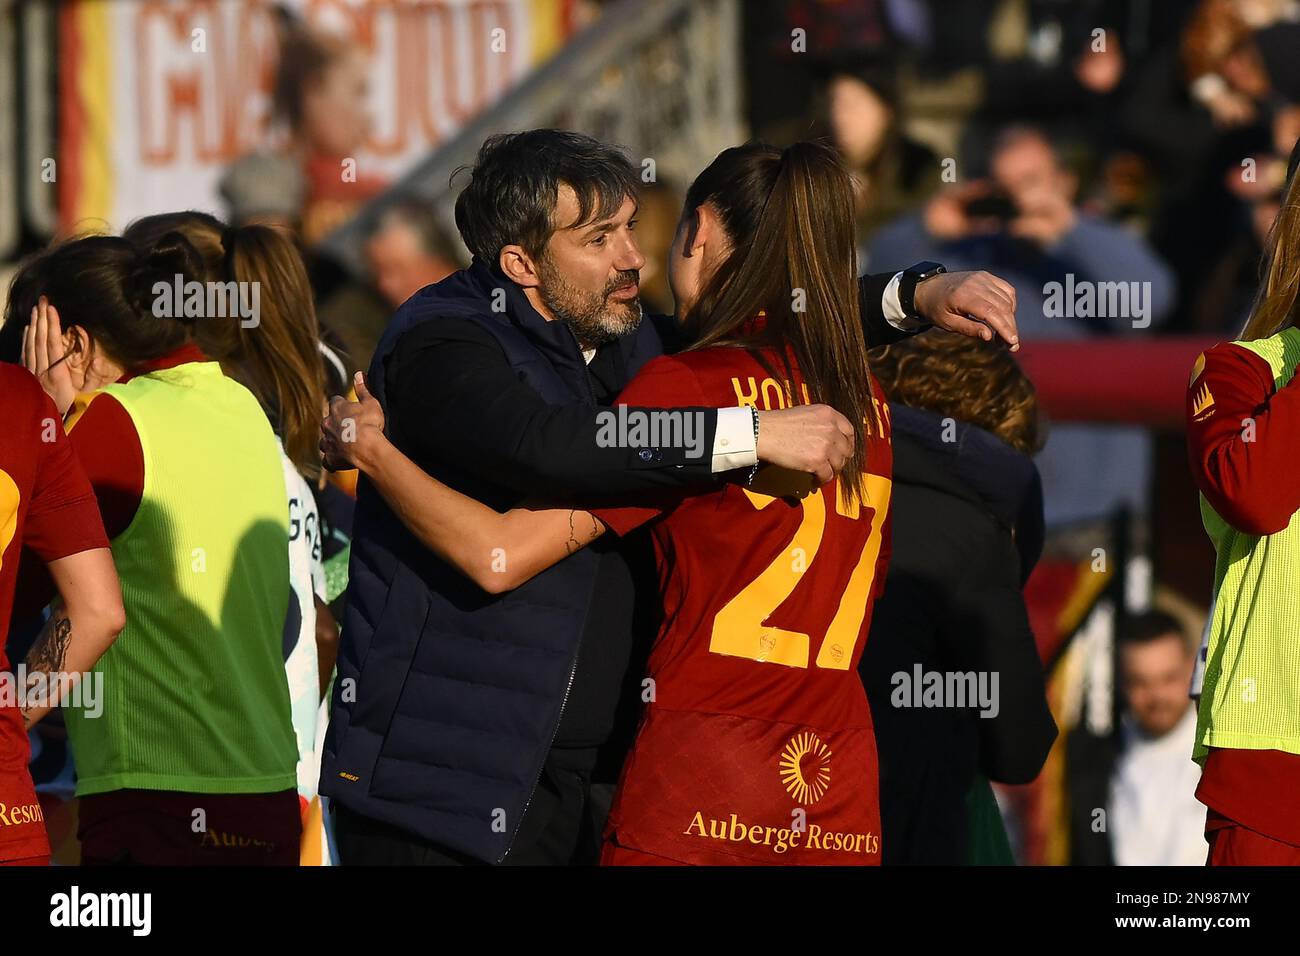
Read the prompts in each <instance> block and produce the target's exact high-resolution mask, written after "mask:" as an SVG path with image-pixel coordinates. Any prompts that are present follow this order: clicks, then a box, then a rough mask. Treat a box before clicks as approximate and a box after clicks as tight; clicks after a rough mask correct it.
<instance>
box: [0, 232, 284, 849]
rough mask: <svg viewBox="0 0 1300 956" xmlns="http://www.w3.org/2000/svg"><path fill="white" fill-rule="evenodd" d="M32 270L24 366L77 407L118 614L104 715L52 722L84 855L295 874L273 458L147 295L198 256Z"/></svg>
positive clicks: (280, 482)
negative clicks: (66, 760)
mask: <svg viewBox="0 0 1300 956" xmlns="http://www.w3.org/2000/svg"><path fill="white" fill-rule="evenodd" d="M25 270H26V271H29V272H32V271H33V270H34V273H33V274H31V275H28V276H26V277H20V278H21V279H22V284H21V287H22V288H24V289H31V288H40V289H42V290H43V291H44V293H45V296H43V297H42V298H41V301H40V303H39V305H38V306H37V314H36V316H35V319H34V321H33V322H32V323H31V325H30V326H29V328H28V329H27V334H26V336H27V341H26V346H27V347H26V350H25V352H26V354H25V361H26V364H27V365H28V367H29V368H31V369H32V370H33V371H35V372H37V373H38V376H39V377H40V378H41V380H42V383H43V384H44V385H45V386H46V390H47V391H48V392H49V393H50V395H51V397H52V398H54V400H55V402H56V404H57V405H58V407H59V410H60V412H67V411H71V415H70V416H69V419H68V436H69V439H70V440H71V443H72V446H73V448H74V449H75V450H76V452H77V455H78V457H79V458H80V460H81V463H82V465H83V466H84V467H85V469H86V472H87V474H88V476H89V478H90V482H91V485H92V486H93V488H94V490H95V493H96V496H97V497H98V499H99V504H100V511H101V514H102V515H103V519H104V527H105V530H106V532H107V533H108V537H109V540H110V542H111V547H112V552H113V559H114V562H115V563H116V565H117V569H118V574H119V575H120V577H121V581H122V593H123V599H124V603H125V606H126V612H127V626H126V628H125V629H124V630H123V632H122V637H121V639H120V640H119V641H118V642H117V643H116V644H115V645H114V646H113V647H112V648H111V649H110V650H109V652H108V653H106V654H105V655H104V657H103V658H102V659H101V660H100V662H99V664H98V665H96V668H95V670H96V674H97V675H102V678H101V679H102V680H103V682H104V694H105V700H104V702H103V714H102V715H95V714H92V713H89V712H88V711H86V710H85V709H84V708H75V707H74V708H65V716H66V719H67V723H68V731H69V734H70V736H71V740H72V745H73V750H74V760H75V765H76V769H77V777H78V780H77V795H78V797H80V798H81V802H80V823H79V836H80V839H81V846H82V859H83V861H85V862H89V863H114V862H134V863H146V864H150V863H153V864H157V863H181V862H185V863H191V862H203V863H245V864H265V863H286V864H296V863H297V862H298V841H299V834H300V830H301V827H300V823H299V812H298V797H297V793H296V790H295V781H296V775H295V764H296V762H297V749H296V747H295V744H294V733H293V727H292V724H291V723H290V711H289V694H288V685H287V682H286V680H285V674H284V665H283V662H282V659H281V653H280V652H281V645H282V635H283V629H284V621H285V610H286V607H287V605H288V600H289V571H288V557H287V554H286V548H285V540H286V537H287V534H288V527H287V525H288V520H287V517H288V516H287V514H286V508H285V497H284V493H285V489H284V477H283V470H282V466H281V463H280V451H279V443H278V442H277V440H276V438H275V435H274V433H273V432H272V430H271V427H270V425H269V424H268V422H267V419H266V415H265V414H264V413H263V411H262V409H261V408H260V407H259V405H258V403H257V400H256V399H255V398H254V397H253V396H252V395H251V394H250V393H249V391H248V390H247V389H246V388H244V387H243V386H242V385H240V384H238V383H237V382H234V381H233V380H231V379H229V378H227V377H226V376H225V375H223V374H222V372H221V368H220V366H218V365H217V363H215V362H208V361H206V360H205V357H204V356H203V354H202V353H201V352H200V351H199V350H198V349H197V348H196V347H195V345H194V343H193V341H192V336H191V325H192V324H193V322H194V321H195V320H196V319H198V318H199V317H198V316H196V315H194V313H193V311H191V312H190V313H189V315H188V317H186V314H185V310H183V309H181V308H180V304H179V303H176V302H172V303H170V305H169V304H168V303H166V302H165V300H163V299H160V298H159V290H160V289H171V288H173V287H174V280H175V277H176V276H180V277H181V279H182V280H185V279H188V278H189V277H191V276H194V275H197V274H201V267H200V266H199V265H198V263H197V253H196V252H195V251H194V249H193V247H191V246H190V245H189V244H188V243H187V242H185V240H184V239H183V238H182V237H180V236H178V235H175V234H172V235H170V236H167V237H165V238H164V239H163V240H161V241H160V242H159V243H158V244H157V245H156V246H154V247H152V248H151V249H150V250H149V251H147V252H142V251H140V250H139V249H137V248H136V247H135V246H134V245H132V244H131V243H129V242H127V241H126V240H124V239H116V238H109V237H103V236H96V237H91V238H85V239H78V240H73V241H70V242H67V243H64V244H62V245H58V246H55V247H54V248H53V249H51V250H49V251H47V252H45V253H44V254H43V255H42V256H40V257H39V258H38V259H37V260H36V261H34V262H32V263H30V264H29V265H28V266H26V267H25ZM18 281H19V280H16V285H17V284H18ZM46 297H48V298H46ZM19 307H22V304H21V303H19ZM200 311H203V310H200ZM238 320H239V319H238V317H235V316H229V317H225V318H221V317H217V316H215V315H205V316H204V317H203V318H202V319H201V321H206V322H221V321H238Z"/></svg>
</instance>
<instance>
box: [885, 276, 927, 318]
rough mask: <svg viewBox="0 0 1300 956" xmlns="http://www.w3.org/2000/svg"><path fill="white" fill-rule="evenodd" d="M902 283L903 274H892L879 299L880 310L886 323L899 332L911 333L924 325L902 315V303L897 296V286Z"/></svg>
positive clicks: (908, 316) (910, 316) (909, 316)
mask: <svg viewBox="0 0 1300 956" xmlns="http://www.w3.org/2000/svg"><path fill="white" fill-rule="evenodd" d="M902 281H903V273H901V272H896V273H894V278H892V279H890V280H889V285H887V286H885V294H884V295H883V296H881V299H880V308H881V309H882V310H884V313H885V321H886V322H888V323H889V324H890V325H892V326H893V327H894V328H896V329H898V331H900V332H911V331H914V330H915V329H919V328H920V327H921V326H923V325H925V322H924V320H922V319H919V318H917V317H916V316H912V315H905V314H904V313H903V302H902V300H901V299H900V298H899V296H898V286H899V283H901V282H902Z"/></svg>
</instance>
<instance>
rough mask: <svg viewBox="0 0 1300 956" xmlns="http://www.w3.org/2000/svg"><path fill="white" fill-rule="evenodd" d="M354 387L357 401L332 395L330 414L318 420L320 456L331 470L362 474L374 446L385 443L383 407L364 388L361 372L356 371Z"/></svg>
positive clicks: (369, 461) (363, 376)
mask: <svg viewBox="0 0 1300 956" xmlns="http://www.w3.org/2000/svg"><path fill="white" fill-rule="evenodd" d="M353 387H354V388H355V389H356V392H357V401H355V402H350V401H348V400H347V399H346V398H344V397H343V396H341V395H335V396H334V397H333V398H331V399H330V413H329V414H328V415H326V416H325V417H324V418H323V419H321V423H320V451H321V457H322V458H323V459H324V460H325V467H326V468H328V469H329V470H330V471H346V470H347V469H349V468H360V469H361V470H362V471H365V470H366V469H367V467H368V466H369V465H370V463H371V461H372V459H373V455H372V452H373V451H374V449H375V447H376V445H377V444H379V443H381V442H383V441H385V440H386V439H385V438H384V409H383V406H382V405H380V404H379V402H378V401H377V400H376V399H375V397H374V396H373V395H371V394H370V390H369V389H367V388H366V377H365V375H363V374H362V373H361V372H357V374H356V378H355V379H354V380H353Z"/></svg>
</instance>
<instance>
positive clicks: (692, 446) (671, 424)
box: [596, 405, 705, 458]
mask: <svg viewBox="0 0 1300 956" xmlns="http://www.w3.org/2000/svg"><path fill="white" fill-rule="evenodd" d="M596 425H597V429H596V444H597V445H598V446H600V447H601V448H646V449H651V448H684V449H686V457H687V458H699V457H700V456H701V455H703V454H704V436H705V420H704V413H703V412H692V411H686V410H685V409H656V410H654V411H644V410H641V409H630V408H628V407H627V406H626V405H620V406H618V410H617V411H615V410H614V409H612V408H609V409H604V410H603V411H601V412H598V413H597V414H596Z"/></svg>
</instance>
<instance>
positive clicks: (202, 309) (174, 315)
mask: <svg viewBox="0 0 1300 956" xmlns="http://www.w3.org/2000/svg"><path fill="white" fill-rule="evenodd" d="M153 295H154V300H153V314H154V315H155V316H156V317H157V318H160V319H167V318H171V319H178V318H187V319H239V325H240V327H241V328H245V329H255V328H257V326H258V325H260V324H261V321H262V318H261V302H262V289H261V283H259V282H235V281H234V280H231V281H230V282H199V281H197V280H195V279H191V280H189V281H188V282H186V281H185V276H183V275H181V274H180V273H179V272H178V273H176V275H175V276H174V277H173V279H172V281H171V282H166V281H158V282H155V283H154V284H153Z"/></svg>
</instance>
